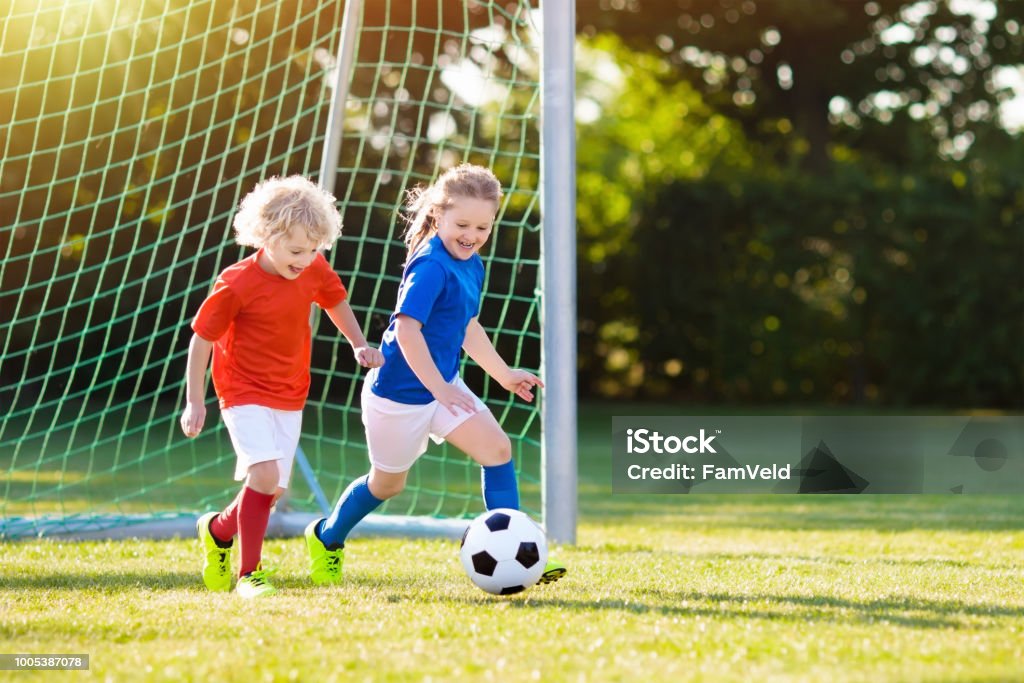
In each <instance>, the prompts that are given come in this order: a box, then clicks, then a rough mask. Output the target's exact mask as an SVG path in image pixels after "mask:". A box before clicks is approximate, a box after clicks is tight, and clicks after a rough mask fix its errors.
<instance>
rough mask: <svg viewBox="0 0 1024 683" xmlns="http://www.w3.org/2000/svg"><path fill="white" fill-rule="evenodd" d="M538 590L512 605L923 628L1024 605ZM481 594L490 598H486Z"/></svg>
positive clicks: (1012, 614) (1017, 614)
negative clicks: (574, 596) (609, 595)
mask: <svg viewBox="0 0 1024 683" xmlns="http://www.w3.org/2000/svg"><path fill="white" fill-rule="evenodd" d="M536 590H537V589H534V592H531V593H530V597H529V598H528V599H526V600H519V601H514V602H512V601H510V602H509V606H510V607H513V608H530V609H536V608H538V607H541V608H543V607H551V608H555V609H560V610H578V611H592V610H614V611H621V612H629V613H633V614H637V615H647V614H656V615H660V616H675V617H712V618H718V619H729V618H732V619H765V620H770V621H805V622H810V623H818V622H822V623H842V622H857V623H868V624H874V625H881V624H895V625H899V626H906V627H908V628H919V629H921V628H930V629H957V628H970V629H971V630H976V629H994V628H1003V627H1004V625H1002V624H995V623H990V624H964V623H963V618H964V617H969V618H1009V619H1021V618H1024V608H1022V607H1005V606H1000V605H988V604H973V605H971V604H964V603H960V602H956V601H934V600H920V599H917V598H909V599H907V598H890V599H884V600H867V601H863V602H860V601H855V600H846V599H843V598H835V597H827V596H800V595H756V596H751V595H731V594H728V593H699V592H680V593H669V592H664V591H640V592H637V593H635V594H634V595H635V596H636V598H637V599H636V600H570V599H563V598H553V597H552V598H549V597H545V596H543V595H542V596H539V597H537V593H536V592H535V591H536ZM540 590H543V589H540ZM652 599H653V600H652ZM482 600H487V599H486V598H483V599H482ZM466 602H467V603H471V604H472V603H473V602H480V600H477V601H472V600H466ZM659 603H660V604H659ZM694 603H696V604H694ZM708 603H710V604H708Z"/></svg>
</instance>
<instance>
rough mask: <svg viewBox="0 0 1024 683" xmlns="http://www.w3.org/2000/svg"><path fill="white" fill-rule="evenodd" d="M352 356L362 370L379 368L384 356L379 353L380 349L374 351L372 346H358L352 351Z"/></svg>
mask: <svg viewBox="0 0 1024 683" xmlns="http://www.w3.org/2000/svg"><path fill="white" fill-rule="evenodd" d="M352 354H353V355H354V356H355V357H356V362H357V363H359V364H360V365H362V366H363V367H364V368H379V367H380V366H382V365H384V354H383V353H381V352H380V349H375V348H373V347H372V346H360V347H358V348H355V349H352Z"/></svg>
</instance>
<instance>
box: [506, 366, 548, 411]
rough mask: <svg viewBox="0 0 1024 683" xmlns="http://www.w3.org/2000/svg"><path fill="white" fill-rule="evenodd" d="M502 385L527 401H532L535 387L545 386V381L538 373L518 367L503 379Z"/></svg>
mask: <svg viewBox="0 0 1024 683" xmlns="http://www.w3.org/2000/svg"><path fill="white" fill-rule="evenodd" d="M501 386H503V387H505V389H506V390H508V391H510V392H512V393H513V394H515V395H516V396H518V397H519V398H521V399H523V400H524V401H526V402H527V403H530V402H532V401H533V388H534V387H541V388H543V387H544V383H543V382H541V381H540V379H539V378H538V377H537V376H536V375H534V374H532V373H529V372H527V371H526V370H518V369H516V370H511V371H510V372H509V375H508V377H506V378H504V379H503V380H502V382H501Z"/></svg>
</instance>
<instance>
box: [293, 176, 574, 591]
mask: <svg viewBox="0 0 1024 683" xmlns="http://www.w3.org/2000/svg"><path fill="white" fill-rule="evenodd" d="M500 201H501V185H500V183H498V179H497V178H495V176H494V174H493V173H491V171H490V170H488V169H486V168H482V167H480V166H473V165H470V164H463V165H461V166H457V167H455V168H452V169H450V170H448V171H447V172H445V173H444V174H443V175H441V176H440V177H439V178H438V179H437V181H436V182H435V183H434V184H433V185H431V186H430V187H429V188H426V189H422V188H417V189H416V190H413V191H412V192H411V193H410V195H409V202H408V204H407V206H406V209H407V211H408V214H409V215H410V217H411V219H410V223H409V228H408V230H407V231H406V234H405V242H406V245H407V246H408V247H409V258H408V260H407V261H406V264H405V272H404V273H403V275H402V282H401V285H400V286H399V290H398V303H397V305H396V307H395V312H394V314H392V316H391V322H390V325H389V326H388V329H387V331H386V332H385V333H384V339H383V342H382V344H381V348H380V350H381V352H382V353H383V354H384V365H383V366H381V367H380V368H378V369H376V370H373V371H371V372H370V373H369V374H368V375H367V377H366V381H365V383H364V385H363V395H362V409H363V410H362V412H363V425H364V426H365V427H366V442H367V447H368V450H369V456H370V465H371V467H370V472H369V474H367V475H366V476H364V477H361V478H359V479H357V480H355V481H354V482H352V484H351V485H350V486H349V487H348V488H347V489H346V490H345V492H344V493H343V494H342V496H341V499H340V500H339V501H338V504H337V506H336V507H335V509H334V512H333V513H332V514H331V516H330V517H328V518H326V519H318V520H314V521H313V522H312V523H310V525H309V526H308V527H307V528H306V533H305V537H306V546H307V549H308V550H309V554H310V575H311V577H312V579H313V582H314V583H317V584H336V583H338V582H340V581H341V565H342V561H343V559H344V552H345V551H344V544H345V539H346V537H347V536H348V534H349V532H350V531H351V530H352V528H353V527H354V526H355V525H356V524H357V523H358V522H359V520H361V519H363V517H365V516H366V515H367V514H369V513H370V512H372V511H373V510H375V509H376V508H377V507H378V506H379V505H380V504H381V503H382V502H384V501H385V500H387V499H388V498H391V497H393V496H396V495H398V494H399V493H400V492H401V491H402V489H403V488H405V482H406V478H407V476H408V474H409V468H411V467H412V465H413V463H415V462H416V460H417V459H418V458H419V457H420V456H421V455H422V454H423V453H424V452H426V450H427V439H428V438H430V439H433V440H434V441H435V442H437V443H441V442H442V441H447V442H448V443H450V444H452V445H453V446H455V447H456V448H458V449H459V450H461V451H463V452H464V453H466V454H467V455H468V456H469V457H471V458H472V459H473V460H474V461H476V462H477V463H479V464H480V465H481V466H482V469H483V474H482V480H483V495H484V503H485V505H486V506H487V509H489V510H490V509H494V508H499V507H501V508H512V509H516V510H518V509H519V485H518V482H517V481H516V472H515V466H514V464H513V462H512V444H511V442H510V441H509V438H508V436H507V435H506V434H505V432H504V431H503V430H502V428H501V426H500V425H499V424H498V421H497V420H496V419H495V418H494V415H493V414H492V413H491V411H490V410H488V409H487V407H486V406H485V405H484V403H483V402H482V401H481V400H480V399H479V398H478V397H477V396H476V395H475V394H474V393H473V392H472V391H471V390H470V389H469V387H468V386H466V384H465V382H463V381H462V378H461V377H459V362H460V359H461V352H462V350H463V349H464V350H465V351H466V353H467V354H469V357H470V358H472V359H473V360H474V361H476V363H477V364H478V365H480V367H482V368H483V369H484V371H486V372H487V374H488V375H490V376H491V377H492V378H493V379H494V380H495V381H497V382H498V383H499V384H500V385H501V386H503V387H504V388H505V389H507V390H508V391H510V392H512V393H514V394H516V395H517V396H519V397H520V398H522V399H523V400H525V401H532V400H533V390H534V387H537V386H541V387H543V384H542V383H541V381H540V379H538V378H537V377H536V376H535V375H533V374H532V373H530V372H527V371H526V370H520V369H513V368H510V367H509V366H508V365H507V364H506V363H505V361H504V360H502V358H501V356H499V355H498V352H497V350H496V349H495V348H494V345H493V344H492V343H491V340H490V338H489V337H488V336H487V332H486V331H485V330H484V328H483V327H482V326H481V325H480V323H479V322H478V321H477V315H478V313H479V311H480V298H481V291H482V289H483V283H484V264H483V261H482V260H481V258H480V255H479V253H478V252H479V251H480V249H481V248H482V247H483V246H484V244H485V243H486V242H487V240H488V238H489V237H490V236H491V230H492V229H493V227H494V220H495V217H496V215H497V213H498V207H499V202H500ZM565 571H566V570H565V567H564V566H563V565H561V564H560V563H558V562H554V561H551V562H549V563H548V567H547V568H546V570H545V573H544V576H543V577H542V578H541V581H542V582H544V583H548V582H551V581H555V580H557V579H559V578H561V577H562V576H563V575H564V574H565Z"/></svg>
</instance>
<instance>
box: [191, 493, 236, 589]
mask: <svg viewBox="0 0 1024 683" xmlns="http://www.w3.org/2000/svg"><path fill="white" fill-rule="evenodd" d="M216 517H217V513H216V512H208V513H206V514H205V515H203V516H202V517H200V518H199V519H198V520H196V534H197V535H198V536H199V543H200V545H201V546H202V548H203V583H204V584H205V585H206V587H207V588H208V589H210V590H212V591H227V590H231V543H230V542H228V543H224V542H223V541H221V540H219V539H218V538H216V537H215V536H214V535H213V534H212V533H210V523H211V522H212V521H213V520H214V518H216Z"/></svg>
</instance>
